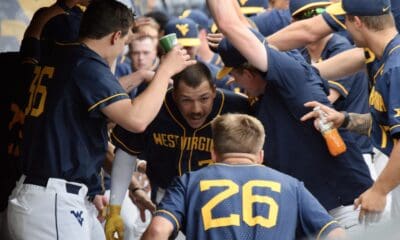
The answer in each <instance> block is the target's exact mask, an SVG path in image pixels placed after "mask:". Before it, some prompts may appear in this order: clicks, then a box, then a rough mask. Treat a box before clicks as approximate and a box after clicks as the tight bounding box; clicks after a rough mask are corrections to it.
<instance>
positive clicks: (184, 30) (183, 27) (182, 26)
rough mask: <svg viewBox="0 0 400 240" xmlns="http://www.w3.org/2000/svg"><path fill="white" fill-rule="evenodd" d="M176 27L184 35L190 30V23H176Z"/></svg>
mask: <svg viewBox="0 0 400 240" xmlns="http://www.w3.org/2000/svg"><path fill="white" fill-rule="evenodd" d="M175 27H176V29H178V30H179V32H181V34H182V36H183V37H184V36H186V34H187V33H188V32H189V24H176V25H175Z"/></svg>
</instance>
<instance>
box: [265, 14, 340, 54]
mask: <svg viewBox="0 0 400 240" xmlns="http://www.w3.org/2000/svg"><path fill="white" fill-rule="evenodd" d="M266 24H268V23H266ZM332 32H333V31H332V29H331V28H330V27H329V25H328V24H327V23H326V21H325V20H324V18H323V17H322V16H321V15H318V16H315V17H313V18H310V19H306V20H302V21H297V22H294V23H292V24H290V25H289V26H287V27H285V28H283V29H281V30H280V31H278V32H276V33H274V34H272V35H271V36H269V37H268V38H267V41H268V43H270V44H272V45H274V46H275V47H277V48H278V49H279V50H281V51H287V50H291V49H295V48H300V47H304V46H306V45H307V44H310V43H313V42H316V41H318V40H320V39H321V38H323V37H326V36H328V35H329V34H331V33H332Z"/></svg>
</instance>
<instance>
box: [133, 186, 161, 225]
mask: <svg viewBox="0 0 400 240" xmlns="http://www.w3.org/2000/svg"><path fill="white" fill-rule="evenodd" d="M129 197H130V198H131V200H132V202H133V203H134V204H135V205H136V206H137V207H138V209H139V211H140V218H141V219H142V222H145V221H146V214H145V211H146V210H149V211H150V212H151V213H153V212H154V211H156V205H155V204H154V203H153V202H152V201H151V199H150V198H149V196H148V194H147V192H146V191H144V190H141V189H140V190H137V191H135V192H133V193H132V191H129Z"/></svg>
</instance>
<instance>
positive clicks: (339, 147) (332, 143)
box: [314, 107, 346, 156]
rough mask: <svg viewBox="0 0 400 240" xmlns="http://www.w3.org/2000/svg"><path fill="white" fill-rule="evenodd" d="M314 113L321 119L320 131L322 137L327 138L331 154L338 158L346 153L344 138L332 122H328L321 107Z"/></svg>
mask: <svg viewBox="0 0 400 240" xmlns="http://www.w3.org/2000/svg"><path fill="white" fill-rule="evenodd" d="M314 111H316V112H318V114H319V116H320V119H319V123H318V124H319V130H320V132H321V133H322V136H323V137H324V138H325V142H326V145H327V147H328V150H329V153H330V154H331V155H332V156H338V155H340V154H342V153H344V152H346V144H345V143H344V142H343V139H342V137H341V136H340V134H339V131H338V130H337V128H334V127H333V126H332V125H333V123H332V122H326V114H325V113H324V112H322V111H321V109H320V108H319V107H316V108H314Z"/></svg>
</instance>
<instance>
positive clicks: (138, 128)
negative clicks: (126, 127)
mask: <svg viewBox="0 0 400 240" xmlns="http://www.w3.org/2000/svg"><path fill="white" fill-rule="evenodd" d="M148 125H149V123H148V122H145V121H136V122H135V124H133V125H132V126H131V129H130V131H131V132H134V133H142V132H144V131H145V130H146V128H147V126H148Z"/></svg>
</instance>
